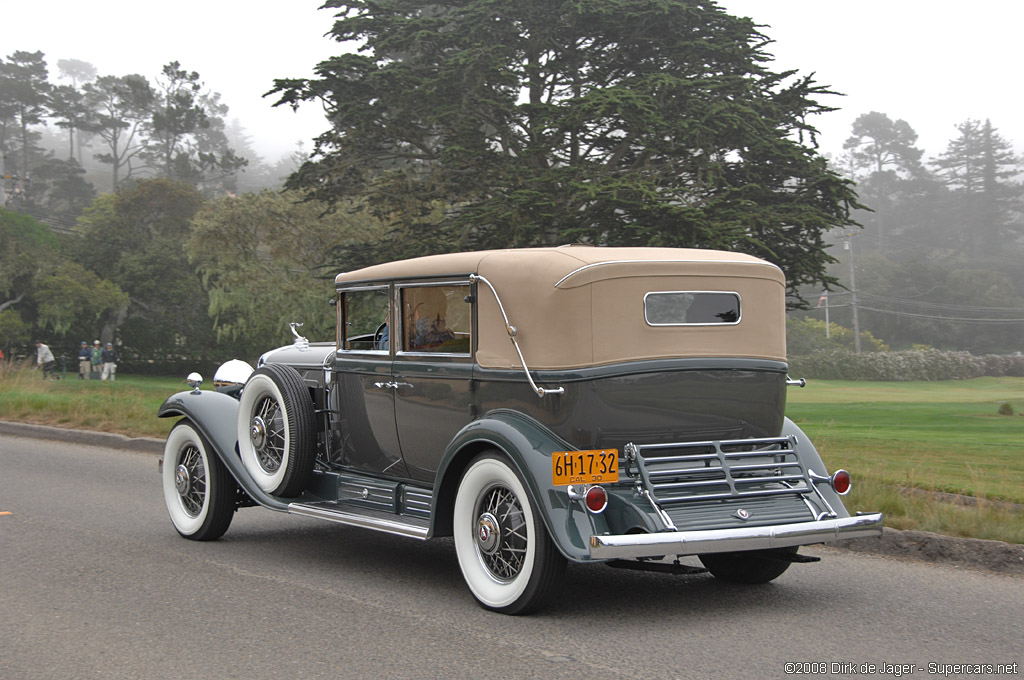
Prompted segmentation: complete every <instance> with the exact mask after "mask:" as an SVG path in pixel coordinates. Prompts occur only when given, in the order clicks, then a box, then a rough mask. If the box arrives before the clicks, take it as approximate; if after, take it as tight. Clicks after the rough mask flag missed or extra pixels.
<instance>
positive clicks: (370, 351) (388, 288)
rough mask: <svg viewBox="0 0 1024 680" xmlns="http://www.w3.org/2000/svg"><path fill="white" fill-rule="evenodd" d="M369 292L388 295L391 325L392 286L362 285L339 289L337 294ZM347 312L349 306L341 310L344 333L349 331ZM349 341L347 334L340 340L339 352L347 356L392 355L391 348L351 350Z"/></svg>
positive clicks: (388, 315)
mask: <svg viewBox="0 0 1024 680" xmlns="http://www.w3.org/2000/svg"><path fill="white" fill-rule="evenodd" d="M368 291H383V292H384V293H385V294H386V295H387V298H388V314H387V318H388V321H387V322H388V323H389V324H390V323H391V316H392V311H393V306H394V299H393V297H392V295H391V284H389V283H385V284H379V285H374V286H367V285H360V286H352V287H351V288H349V287H345V288H339V289H338V291H337V292H338V293H339V294H340V295H348V294H349V293H364V292H368ZM340 303H341V301H340V300H339V304H340ZM347 312H348V307H347V304H346V306H345V308H344V309H342V310H341V315H342V319H343V321H342V330H343V331H347V330H348V318H347V317H348V314H347ZM392 327H393V325H392ZM347 341H348V334H347V332H345V333H342V336H341V337H340V338H338V347H337V352H339V353H342V352H344V353H345V354H374V355H377V356H389V355H390V354H391V348H390V347H388V349H377V348H371V349H349V348H347V347H345V345H346V343H347ZM389 341H390V335H389Z"/></svg>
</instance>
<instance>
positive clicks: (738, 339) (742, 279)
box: [335, 246, 786, 369]
mask: <svg viewBox="0 0 1024 680" xmlns="http://www.w3.org/2000/svg"><path fill="white" fill-rule="evenodd" d="M470 274H476V275H478V276H481V277H483V278H485V279H486V280H488V281H489V282H490V283H491V284H493V286H494V288H495V289H496V290H497V291H498V295H499V296H500V297H501V303H502V304H503V305H504V307H505V311H506V313H507V314H508V317H509V320H510V322H511V323H512V325H514V326H515V327H516V328H517V331H518V334H517V340H518V342H519V345H520V347H521V349H522V351H523V354H524V356H525V358H526V361H527V364H528V365H529V367H530V368H531V369H570V368H580V367H585V366H595V365H602V364H609V363H614V362H621V361H636V360H644V359H660V358H678V357H741V358H759V359H772V360H778V361H785V359H786V332H785V295H786V282H785V277H784V276H783V274H782V271H781V270H780V269H779V268H778V267H776V266H775V265H773V264H771V263H769V262H766V261H764V260H761V259H758V258H756V257H752V256H750V255H744V254H741V253H730V252H724V251H715V250H694V249H685V248H598V247H593V246H563V247H559V248H529V249H518V250H490V251H478V252H469V253H452V254H447V255H430V256H427V257H419V258H414V259H410V260H401V261H397V262H388V263H385V264H379V265H374V266H371V267H366V268H364V269H359V270H356V271H352V272H345V273H342V274H339V275H338V276H337V277H336V279H335V282H336V284H337V285H338V287H339V288H347V287H351V286H353V285H358V284H374V283H384V282H390V281H396V280H397V281H408V280H416V279H449V280H460V279H464V278H466V277H467V276H468V275H470ZM670 291H701V292H707V291H722V292H732V293H737V294H738V295H739V296H740V300H741V318H740V321H739V323H738V324H714V325H707V326H652V325H650V324H648V323H647V321H646V319H645V316H644V296H645V295H646V294H647V293H651V292H670ZM477 294H478V298H479V300H480V302H479V312H478V330H479V343H478V350H477V361H478V362H479V363H480V365H481V366H485V367H488V368H512V367H521V364H520V362H519V358H518V356H517V355H516V352H515V348H514V347H513V346H512V343H511V341H510V340H509V338H508V335H507V333H506V331H505V324H504V320H503V318H502V316H501V312H500V310H499V309H498V305H497V304H496V303H495V300H494V295H493V294H492V293H491V290H490V289H489V287H487V286H486V285H479V286H478V290H477Z"/></svg>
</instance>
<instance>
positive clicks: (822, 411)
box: [787, 378, 1024, 543]
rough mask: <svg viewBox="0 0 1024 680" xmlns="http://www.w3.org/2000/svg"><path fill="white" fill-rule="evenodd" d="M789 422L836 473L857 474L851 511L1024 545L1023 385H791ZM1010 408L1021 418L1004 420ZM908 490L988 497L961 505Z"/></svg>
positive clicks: (1019, 381)
mask: <svg viewBox="0 0 1024 680" xmlns="http://www.w3.org/2000/svg"><path fill="white" fill-rule="evenodd" d="M788 402H789V404H788V408H787V411H788V415H789V417H790V418H792V419H793V420H794V421H795V422H797V424H799V425H800V427H801V428H802V429H803V430H804V431H805V432H806V433H807V435H808V436H809V437H810V438H811V439H812V440H813V441H814V443H815V445H816V446H817V448H818V451H819V452H820V453H821V455H822V458H823V459H824V460H825V463H826V464H827V465H828V467H829V469H833V470H834V469H835V468H838V467H843V468H846V469H848V470H850V472H851V474H852V475H853V479H854V488H853V491H851V492H850V495H849V496H848V498H847V502H846V505H847V508H849V509H850V510H851V511H857V510H861V511H882V512H884V513H886V525H887V526H890V527H893V528H898V529H920V530H924V531H934V532H937V533H944V534H951V535H955V536H971V537H975V538H991V539H997V540H1002V541H1008V542H1011V543H1024V513H1022V511H1021V508H1020V507H1013V506H1012V505H1007V504H1005V503H1000V502H998V501H1008V502H1009V503H1016V504H1024V416H1021V415H1019V414H1020V413H1021V412H1022V411H1024V378H978V379H974V380H963V381H942V382H911V383H881V382H861V381H856V382H854V381H812V382H809V383H808V385H807V387H805V388H803V389H794V388H791V389H790V391H789V395H788ZM1006 403H1008V404H1010V406H1011V408H1012V409H1013V413H1014V415H1000V413H999V410H1000V406H1001V405H1003V404H1006ZM907 490H923V491H926V492H927V491H939V492H947V493H954V494H962V495H966V496H974V497H976V498H978V499H981V501H980V502H977V503H974V504H971V505H963V504H958V503H951V502H943V501H940V500H937V499H936V497H935V496H934V495H928V494H924V495H921V494H908V493H907Z"/></svg>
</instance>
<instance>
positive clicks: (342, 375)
mask: <svg viewBox="0 0 1024 680" xmlns="http://www.w3.org/2000/svg"><path fill="white" fill-rule="evenodd" d="M391 299H392V293H391V288H390V286H387V285H380V286H367V287H361V288H351V289H346V290H344V291H342V295H341V299H340V304H341V309H340V310H339V317H338V318H339V323H338V336H339V337H338V351H337V353H336V356H335V362H334V380H335V387H334V389H332V390H331V411H332V417H333V418H335V419H336V421H335V423H336V424H335V427H334V428H333V431H334V433H335V435H334V436H335V441H334V442H332V444H333V446H332V448H333V450H335V451H340V452H341V461H340V462H341V463H342V464H343V465H346V466H349V467H352V468H355V469H358V470H362V471H365V472H373V473H382V474H386V475H388V476H394V477H407V476H408V472H407V470H406V467H405V464H404V463H403V461H402V452H401V447H400V446H399V442H398V431H397V430H396V428H395V389H394V384H393V380H392V376H391V364H392V356H393V353H394V352H393V349H392V345H393V343H392V342H391V341H390V340H391V333H390V329H391V328H392V327H393V326H394V324H393V319H394V315H393V312H392V310H391V304H390V303H391Z"/></svg>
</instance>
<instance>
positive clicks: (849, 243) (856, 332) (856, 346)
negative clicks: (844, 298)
mask: <svg viewBox="0 0 1024 680" xmlns="http://www.w3.org/2000/svg"><path fill="white" fill-rule="evenodd" d="M853 237H854V234H853V233H849V234H847V235H846V244H845V245H846V250H848V251H850V307H851V309H853V351H854V352H856V353H857V354H860V319H859V318H858V316H857V276H856V274H855V273H854V266H853Z"/></svg>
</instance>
